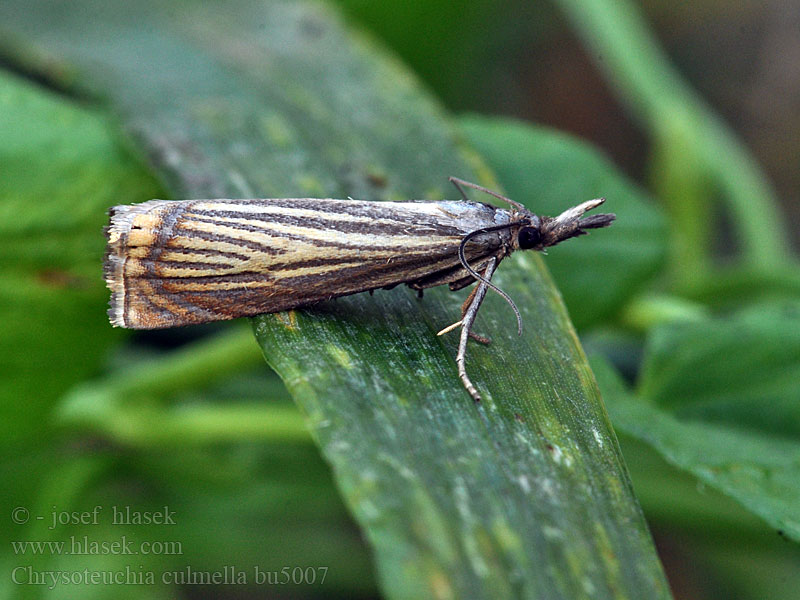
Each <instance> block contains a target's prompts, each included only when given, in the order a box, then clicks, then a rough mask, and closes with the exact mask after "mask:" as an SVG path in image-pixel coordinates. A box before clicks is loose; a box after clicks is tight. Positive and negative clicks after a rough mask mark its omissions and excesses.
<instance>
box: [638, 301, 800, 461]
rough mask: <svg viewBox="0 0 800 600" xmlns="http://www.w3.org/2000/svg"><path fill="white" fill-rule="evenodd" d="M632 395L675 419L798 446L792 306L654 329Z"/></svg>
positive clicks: (799, 388) (798, 324)
mask: <svg viewBox="0 0 800 600" xmlns="http://www.w3.org/2000/svg"><path fill="white" fill-rule="evenodd" d="M639 393H640V394H641V395H642V396H644V397H646V398H648V399H650V400H652V401H654V402H655V403H657V404H658V405H659V406H661V407H662V408H664V409H666V410H668V411H669V412H671V413H673V414H675V415H676V416H679V417H681V418H685V419H692V420H703V421H710V422H716V423H727V424H729V425H732V426H735V427H739V428H748V429H758V430H761V431H763V432H765V433H772V434H779V435H783V436H787V437H790V438H792V439H794V440H795V441H796V443H798V445H799V446H800V302H797V301H794V302H790V301H785V302H782V303H774V304H767V303H761V304H757V305H753V306H750V307H748V308H745V309H741V310H739V311H738V312H735V313H732V314H730V315H726V316H723V317H718V318H713V319H703V320H700V321H693V322H687V323H670V324H667V325H663V326H660V327H658V328H656V329H655V330H654V331H652V332H650V333H649V335H648V342H647V346H646V349H645V360H644V364H643V366H642V374H641V379H640V381H639Z"/></svg>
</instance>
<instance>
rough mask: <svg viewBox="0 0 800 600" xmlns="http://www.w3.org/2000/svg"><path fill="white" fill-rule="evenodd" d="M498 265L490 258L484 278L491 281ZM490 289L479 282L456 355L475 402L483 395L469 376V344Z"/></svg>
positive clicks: (464, 382)
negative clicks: (476, 320) (467, 362)
mask: <svg viewBox="0 0 800 600" xmlns="http://www.w3.org/2000/svg"><path fill="white" fill-rule="evenodd" d="M496 265H497V259H496V258H490V259H489V262H487V263H486V270H485V271H484V272H483V276H484V277H485V278H486V279H487V280H491V278H492V275H493V274H494V269H495V266H496ZM488 289H489V288H488V286H487V285H486V282H485V281H480V282H478V286H477V287H476V288H475V292H474V296H473V297H472V301H471V302H470V304H469V306H468V307H467V310H466V311H464V317H463V318H462V319H461V339H460V340H459V342H458V354H456V365H457V366H458V376H459V377H460V378H461V382H462V383H463V384H464V387H465V388H467V391H468V392H469V395H470V396H472V399H473V400H475V402H480V401H481V395H480V394H479V393H478V390H477V389H475V386H474V385H473V384H472V381H470V378H469V375H467V369H466V359H467V342H468V341H469V338H470V333H471V329H472V324H473V323H474V322H475V317H476V316H477V315H478V309H479V308H480V307H481V303H482V302H483V299H484V298H485V297H486V291H487V290H488ZM470 296H472V294H470Z"/></svg>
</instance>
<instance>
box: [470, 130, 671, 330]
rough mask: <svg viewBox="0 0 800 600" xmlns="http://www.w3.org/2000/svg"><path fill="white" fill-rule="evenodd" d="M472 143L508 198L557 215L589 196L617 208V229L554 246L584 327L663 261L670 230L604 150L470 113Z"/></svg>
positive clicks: (568, 296) (552, 253)
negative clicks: (602, 199) (604, 199)
mask: <svg viewBox="0 0 800 600" xmlns="http://www.w3.org/2000/svg"><path fill="white" fill-rule="evenodd" d="M460 123H461V126H462V128H463V129H464V131H465V132H466V134H467V138H468V139H469V141H470V143H471V144H472V145H473V146H475V148H476V149H477V150H478V151H479V152H480V154H481V156H482V157H484V158H485V159H486V161H487V162H488V164H489V166H490V167H491V168H492V169H493V170H494V171H495V172H496V173H497V177H498V179H499V180H500V181H501V182H502V184H503V187H504V189H505V191H506V192H507V193H508V195H509V197H511V198H513V199H515V200H517V201H518V202H522V203H523V204H525V205H526V206H527V207H528V208H529V209H531V210H532V211H534V212H536V213H538V214H547V215H554V214H558V213H560V212H561V211H562V210H564V209H565V208H566V207H569V206H573V205H574V204H577V203H579V202H582V201H584V200H588V199H590V198H597V197H604V198H606V203H605V204H604V205H603V206H602V207H601V208H599V209H597V210H598V211H604V212H613V213H615V214H616V215H617V220H616V222H615V223H614V224H613V226H612V227H613V234H609V235H604V234H605V232H601V233H593V234H592V235H590V236H587V237H586V238H585V239H581V240H580V243H578V244H575V243H570V244H566V243H565V244H562V245H560V246H557V247H555V248H553V249H551V250H549V251H548V257H547V266H548V268H549V269H550V270H551V271H552V273H553V278H554V279H555V281H556V283H557V284H558V288H559V290H561V293H562V294H563V296H564V302H565V303H566V305H567V308H568V309H569V313H570V316H571V318H572V321H573V322H574V323H575V325H576V326H577V327H578V328H582V327H585V326H589V325H592V324H596V323H598V322H600V321H601V320H602V319H603V318H605V317H608V316H609V315H610V314H611V313H613V312H615V311H617V310H619V309H620V308H621V307H622V306H624V304H625V303H626V301H628V300H630V298H631V296H632V295H633V294H634V293H635V292H636V291H638V290H640V289H641V287H642V285H643V284H644V283H645V282H646V281H647V280H648V279H650V278H651V277H652V276H653V275H654V274H655V272H656V271H657V269H658V268H659V266H660V265H661V264H662V262H663V259H664V255H665V253H666V236H665V233H666V228H665V226H664V220H663V217H662V216H661V214H660V212H659V211H658V210H657V209H656V208H655V207H654V206H653V205H651V204H650V203H649V202H648V200H647V198H646V196H645V194H644V193H643V192H642V191H641V190H640V189H638V188H636V186H634V185H633V184H632V183H630V182H629V181H628V180H626V179H625V178H624V177H623V176H622V175H621V174H620V173H619V172H618V171H617V170H616V169H615V168H614V167H613V166H612V165H611V163H610V162H609V161H608V160H607V159H606V158H604V157H603V156H602V155H601V154H600V153H599V152H598V151H597V150H595V149H593V148H591V147H590V146H589V145H588V144H586V143H583V142H580V141H578V140H576V139H574V138H572V137H570V136H568V135H566V134H563V133H558V132H555V131H553V130H551V129H547V128H543V127H534V126H531V125H527V124H525V123H522V122H520V121H512V120H509V119H500V118H486V117H479V116H468V117H463V118H462V119H461V120H460Z"/></svg>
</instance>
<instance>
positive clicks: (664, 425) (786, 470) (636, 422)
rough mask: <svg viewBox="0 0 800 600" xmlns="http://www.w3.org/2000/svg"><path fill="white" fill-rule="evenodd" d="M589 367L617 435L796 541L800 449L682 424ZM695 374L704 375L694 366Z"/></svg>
mask: <svg viewBox="0 0 800 600" xmlns="http://www.w3.org/2000/svg"><path fill="white" fill-rule="evenodd" d="M591 362H592V367H593V368H594V371H595V373H596V374H597V377H598V381H599V383H600V387H601V389H602V390H603V393H604V395H605V398H606V401H607V405H608V411H609V414H610V416H611V418H612V419H613V421H614V424H615V425H616V427H617V428H618V429H619V430H620V431H623V432H625V433H627V434H628V435H631V436H633V437H635V438H637V439H640V440H642V441H644V442H646V443H647V444H649V445H651V446H653V447H654V448H655V449H656V450H657V451H658V452H659V453H660V454H661V455H662V456H663V457H664V458H665V459H666V460H667V461H669V462H670V463H672V464H674V465H675V466H677V467H679V468H681V469H685V470H687V471H689V472H690V473H692V474H693V475H694V476H695V477H697V478H698V479H699V480H700V481H702V482H703V483H706V484H708V485H710V486H713V487H714V488H716V489H718V490H719V491H721V492H723V493H724V494H727V495H729V496H731V497H732V498H734V499H736V500H737V501H739V502H740V503H741V504H742V505H744V506H745V507H746V508H747V509H749V510H750V511H752V512H753V513H755V514H757V515H759V516H760V517H761V518H763V519H764V520H765V521H766V522H767V523H768V524H769V525H770V526H772V527H775V528H776V529H777V530H779V531H780V532H782V533H783V534H784V535H786V536H789V537H791V538H793V539H795V540H800V519H798V515H800V444H798V443H797V442H796V441H792V440H787V439H785V438H781V437H778V436H774V435H768V434H766V433H763V432H755V431H748V430H746V429H744V428H740V429H734V428H731V427H730V426H726V425H720V424H714V423H704V422H702V421H689V420H681V419H679V418H677V417H676V416H674V415H672V414H670V413H669V412H667V410H665V409H664V408H661V407H659V406H658V405H656V404H655V403H653V402H652V401H650V400H649V399H647V398H640V397H636V396H634V395H633V394H631V393H630V392H629V391H628V390H627V389H626V388H625V384H624V383H623V382H622V381H621V379H620V378H619V376H618V375H617V374H616V373H615V372H614V370H613V368H612V367H611V366H609V365H608V363H607V362H606V361H605V360H604V359H603V358H601V357H599V356H596V357H595V356H593V357H592V361H591ZM694 368H695V369H696V370H697V371H701V372H703V371H704V370H705V368H704V366H703V365H698V364H695V365H694ZM687 375H688V374H687Z"/></svg>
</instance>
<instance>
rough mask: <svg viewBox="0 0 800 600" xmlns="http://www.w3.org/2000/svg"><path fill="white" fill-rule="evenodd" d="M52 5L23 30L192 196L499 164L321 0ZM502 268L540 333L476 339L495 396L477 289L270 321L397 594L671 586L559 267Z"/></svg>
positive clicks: (427, 175) (500, 318) (356, 191)
mask: <svg viewBox="0 0 800 600" xmlns="http://www.w3.org/2000/svg"><path fill="white" fill-rule="evenodd" d="M45 4H46V5H48V6H49V3H45ZM42 6H43V5H42V4H41V3H37V2H34V3H33V5H32V4H31V3H30V2H25V3H22V2H7V3H4V4H3V5H1V6H0V23H2V27H5V28H8V27H13V28H14V32H15V34H16V38H15V39H18V40H19V39H25V40H26V44H33V45H35V47H36V51H37V53H38V54H37V55H35V56H38V57H39V58H44V59H45V61H46V64H47V65H52V64H53V62H56V63H58V64H61V65H63V66H64V68H63V69H61V70H59V71H56V72H53V71H50V76H51V77H55V78H59V77H60V75H59V74H60V73H62V74H63V73H68V74H70V76H71V79H69V80H65V79H60V80H59V81H60V83H61V84H62V85H70V86H72V87H74V88H76V89H79V90H81V91H83V92H85V93H90V94H93V95H96V96H101V97H104V98H107V99H108V102H109V103H110V105H111V107H112V108H113V109H114V110H115V111H117V112H118V114H119V115H120V118H121V120H122V121H123V123H124V124H125V126H126V128H127V129H128V130H129V131H130V132H131V133H132V134H133V135H134V139H135V140H136V142H137V143H138V144H139V145H140V147H141V148H142V149H143V151H144V152H145V153H146V154H147V155H148V156H149V157H150V159H151V161H152V163H153V165H154V166H155V168H156V169H157V170H158V172H159V173H160V175H161V176H162V178H163V179H164V180H165V181H166V182H167V183H168V185H169V188H170V190H171V192H172V194H173V195H174V196H176V197H187V196H188V197H200V196H203V197H209V196H211V197H213V196H223V195H232V196H304V195H309V196H318V195H326V196H347V195H352V196H354V197H370V198H384V199H399V198H407V197H416V198H419V197H424V198H428V199H436V198H441V197H442V196H444V194H446V193H447V194H448V195H450V192H447V191H446V188H445V185H446V177H447V175H452V174H456V175H461V176H464V177H467V178H469V177H471V176H472V174H473V170H472V169H471V168H470V166H469V165H470V164H473V165H474V164H479V161H477V159H475V158H474V155H473V154H472V153H471V152H466V151H465V150H464V149H462V148H460V147H459V146H458V145H457V144H456V143H455V141H454V140H455V138H456V135H455V131H454V129H453V127H452V126H451V125H450V124H449V122H448V121H447V119H446V118H445V116H444V115H443V114H442V112H441V110H440V109H439V108H438V106H437V105H436V104H435V103H433V102H432V101H431V100H430V99H429V98H428V97H427V96H426V95H425V94H424V93H423V92H422V90H421V89H420V87H419V86H418V85H417V84H416V82H415V81H414V79H413V78H412V77H411V76H410V75H409V74H408V73H407V72H406V71H405V70H403V69H402V67H400V66H399V65H398V64H396V63H394V62H392V61H391V60H389V59H387V58H386V57H385V56H384V54H383V53H382V52H381V51H380V50H379V49H377V48H375V47H373V46H371V45H369V44H368V43H366V42H364V41H363V40H361V39H360V38H359V37H358V35H357V34H355V33H354V32H353V31H351V30H348V29H346V28H345V27H343V26H342V24H341V23H340V22H339V20H338V19H337V18H336V16H335V15H333V14H332V13H331V12H330V10H329V9H326V8H324V7H322V6H320V5H317V4H313V3H306V2H271V3H261V2H249V1H247V0H243V1H241V2H231V3H226V4H225V5H224V9H222V8H220V6H218V5H210V4H200V3H192V2H186V3H180V4H174V5H170V7H169V9H168V10H166V9H163V8H161V5H160V4H159V3H156V2H136V3H126V5H125V8H124V9H121V8H120V7H119V6H117V5H109V4H108V3H105V2H91V1H84V2H74V3H71V4H70V9H69V11H63V12H59V13H58V14H55V13H54V16H53V17H52V18H45V17H43V16H42V11H43V9H42ZM8 7H12V8H10V9H9V8H8ZM23 7H24V8H23ZM87 15H91V17H92V23H93V26H94V28H95V29H93V30H92V32H90V33H89V34H88V35H87V33H86V26H85V20H86V17H87ZM22 47H23V46H22V45H21V46H20V47H19V48H22ZM17 52H20V53H22V52H23V50H21V49H18V50H17ZM468 158H469V159H470V160H471V161H472V162H471V163H470V160H468ZM142 199H144V198H142ZM562 208H563V207H562ZM598 234H599V235H603V234H606V235H607V237H609V239H611V238H610V236H611V235H613V229H611V230H607V231H602V232H598ZM571 243H572V244H578V245H580V244H582V243H585V240H582V239H579V240H574V241H572V242H571ZM500 271H501V273H500V274H499V276H498V283H499V284H500V285H502V286H504V287H505V288H506V289H507V290H508V291H509V293H510V294H511V295H512V296H513V297H514V298H515V299H516V300H517V302H518V303H519V305H520V309H521V311H522V314H523V318H524V319H525V321H526V333H525V335H524V336H523V337H522V338H518V337H517V336H516V333H515V331H514V329H513V320H512V317H511V314H510V312H509V309H508V307H507V306H506V305H504V304H502V303H501V302H499V301H498V300H497V299H496V298H491V299H489V300H487V305H486V307H485V311H484V312H483V313H482V315H481V318H479V320H478V325H479V327H480V329H481V331H482V332H485V333H488V334H490V335H491V336H492V337H493V338H494V343H493V344H492V345H491V347H489V348H482V347H477V346H476V347H474V348H472V349H471V353H470V369H471V373H472V375H473V378H474V379H475V380H476V382H478V385H479V387H480V388H481V389H482V390H483V391H484V395H485V401H484V402H483V403H482V404H481V405H477V406H476V405H475V404H474V403H473V402H472V401H471V400H470V398H469V396H468V395H467V394H466V392H465V391H464V390H463V388H462V387H461V384H460V382H459V381H458V378H457V377H456V374H455V365H454V361H453V358H454V354H455V344H456V340H455V337H454V336H451V337H446V338H437V337H436V335H435V332H436V331H437V330H438V329H439V328H441V327H442V326H444V325H447V324H449V323H450V322H451V321H452V320H454V319H455V318H457V315H458V310H459V308H458V307H459V304H460V301H461V298H462V297H463V294H462V295H454V294H450V293H448V292H447V291H446V290H435V291H434V292H433V293H430V294H426V297H425V298H424V299H422V300H418V299H417V298H415V297H414V295H413V294H411V293H410V292H409V291H408V290H406V289H396V290H393V291H379V292H377V293H376V294H375V295H374V297H370V296H366V295H365V296H358V297H353V298H347V299H342V300H340V301H338V302H333V303H327V304H324V305H320V306H319V307H317V308H315V309H311V310H303V311H295V312H290V313H284V314H279V315H268V316H264V317H260V318H258V319H256V320H255V330H256V335H257V338H258V340H259V343H260V344H261V346H262V349H263V351H264V354H265V357H266V358H267V360H268V362H270V364H271V365H273V366H274V367H275V368H276V370H277V371H278V373H279V374H280V376H281V377H282V378H283V379H284V381H285V382H286V384H287V387H288V388H289V390H290V392H291V393H292V394H293V396H294V399H295V401H296V402H297V403H298V404H299V405H300V406H301V408H302V409H303V410H304V412H305V413H306V415H307V417H308V422H309V424H310V426H311V429H312V433H313V435H314V437H315V439H316V441H317V442H318V444H319V445H320V447H321V449H322V452H323V454H324V456H325V458H326V459H327V460H328V461H330V463H331V464H332V466H333V470H334V475H335V477H336V479H337V483H338V485H339V487H340V489H341V491H342V493H343V495H344V498H345V501H346V503H347V504H348V506H349V508H350V510H351V511H352V512H353V514H354V515H355V517H356V519H357V520H358V522H359V523H360V524H361V526H362V527H363V528H364V530H365V534H366V537H367V538H368V540H369V541H370V542H371V544H372V546H373V548H374V551H375V557H376V562H377V569H378V572H379V576H380V579H381V581H382V583H383V587H384V590H385V592H386V594H387V595H388V596H389V597H393V598H420V597H440V598H448V597H471V598H479V597H486V598H504V597H508V598H512V597H514V598H516V597H520V596H526V597H531V598H534V597H540V598H578V597H594V598H610V597H614V598H626V597H627V598H640V597H642V596H646V597H648V598H665V597H669V591H668V588H667V585H666V582H665V580H664V577H663V573H662V571H661V568H660V565H659V563H658V560H657V558H656V556H655V552H654V549H653V546H652V542H651V539H650V537H649V534H648V532H647V529H646V526H645V524H644V521H643V518H642V515H641V512H640V510H639V507H638V505H637V503H636V500H635V498H634V497H633V495H632V491H631V487H630V483H629V481H628V479H627V475H626V472H625V468H624V465H623V464H622V461H621V457H620V454H619V450H618V448H617V444H616V441H615V438H614V435H613V432H612V430H611V428H610V425H609V423H608V420H607V418H606V415H605V412H604V410H603V408H602V405H601V404H600V399H599V395H598V392H597V387H596V385H595V383H594V379H593V376H592V374H591V371H590V370H589V368H588V365H587V363H586V360H585V357H584V356H583V353H582V351H581V349H580V347H579V345H578V342H577V338H576V336H575V335H574V332H573V330H572V328H571V326H570V324H569V321H568V319H567V317H566V313H565V311H564V308H563V306H562V304H561V302H560V297H559V295H558V292H557V291H556V290H555V288H554V287H553V284H552V282H551V281H550V279H549V277H548V276H547V274H546V272H545V270H544V267H543V263H542V261H541V260H540V259H538V258H537V257H534V256H527V257H526V256H520V257H514V258H512V259H509V260H508V261H506V262H504V264H503V265H502V268H501V269H500Z"/></svg>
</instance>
